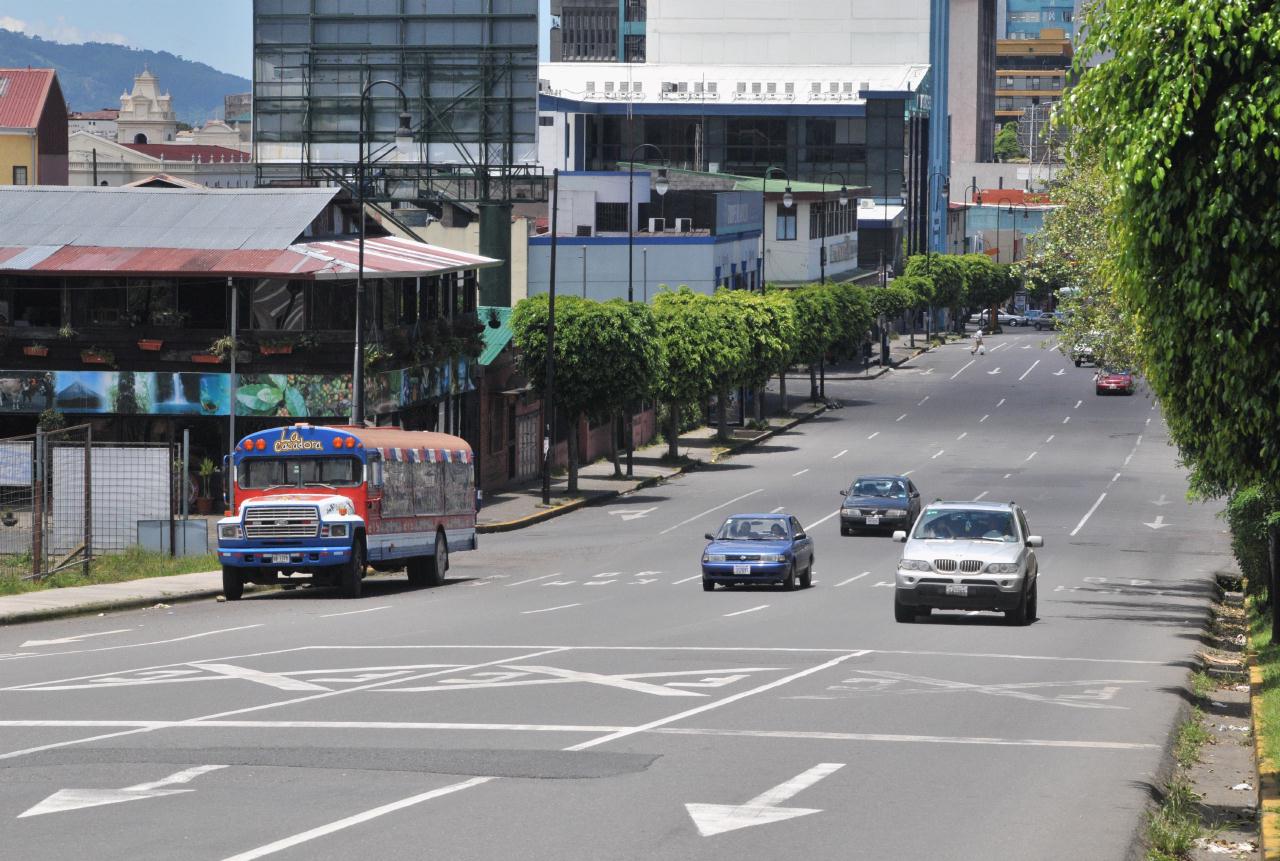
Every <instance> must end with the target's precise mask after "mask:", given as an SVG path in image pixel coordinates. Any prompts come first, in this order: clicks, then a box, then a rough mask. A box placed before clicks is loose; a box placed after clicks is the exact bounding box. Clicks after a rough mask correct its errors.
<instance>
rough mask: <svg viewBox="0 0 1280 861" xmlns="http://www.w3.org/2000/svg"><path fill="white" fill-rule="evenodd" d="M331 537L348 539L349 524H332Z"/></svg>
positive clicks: (330, 528)
mask: <svg viewBox="0 0 1280 861" xmlns="http://www.w3.org/2000/svg"><path fill="white" fill-rule="evenodd" d="M329 537H330V538H346V537H347V524H345V523H332V524H330V525H329Z"/></svg>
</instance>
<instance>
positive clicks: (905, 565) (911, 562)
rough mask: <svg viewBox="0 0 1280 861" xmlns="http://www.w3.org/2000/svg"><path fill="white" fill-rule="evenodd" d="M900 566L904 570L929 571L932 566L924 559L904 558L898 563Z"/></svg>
mask: <svg viewBox="0 0 1280 861" xmlns="http://www.w3.org/2000/svg"><path fill="white" fill-rule="evenodd" d="M898 567H899V568H901V569H902V570H904V571H929V570H931V567H930V565H929V563H928V562H926V561H924V560H923V559H903V560H902V561H901V562H899V563H898Z"/></svg>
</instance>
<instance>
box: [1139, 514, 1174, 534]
mask: <svg viewBox="0 0 1280 861" xmlns="http://www.w3.org/2000/svg"><path fill="white" fill-rule="evenodd" d="M1142 525H1143V526H1149V527H1151V528H1152V529H1155V530H1160V529H1164V528H1165V527H1166V526H1172V525H1173V524H1172V523H1165V522H1164V515H1163V514H1157V515H1156V519H1155V522H1154V523H1144V524H1142Z"/></svg>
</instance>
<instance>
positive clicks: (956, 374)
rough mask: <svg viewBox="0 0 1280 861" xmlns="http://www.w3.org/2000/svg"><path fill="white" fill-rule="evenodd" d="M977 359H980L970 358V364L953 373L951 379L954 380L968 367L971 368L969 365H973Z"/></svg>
mask: <svg viewBox="0 0 1280 861" xmlns="http://www.w3.org/2000/svg"><path fill="white" fill-rule="evenodd" d="M976 361H978V360H977V359H970V360H969V364H967V365H965V366H964V367H963V368H961V369H960V370H958V371H956V372H955V373H954V374H952V375H951V379H953V380H954V379H955V378H956V377H958V376H960V375H961V374H963V373H964V372H965V371H966V370H968V369H969V365H972V364H973V363H974V362H976Z"/></svg>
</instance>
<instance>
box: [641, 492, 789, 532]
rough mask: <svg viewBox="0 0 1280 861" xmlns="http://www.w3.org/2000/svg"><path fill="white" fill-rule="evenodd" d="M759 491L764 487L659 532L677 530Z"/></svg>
mask: <svg viewBox="0 0 1280 861" xmlns="http://www.w3.org/2000/svg"><path fill="white" fill-rule="evenodd" d="M757 493H764V488H763V487H758V488H756V489H755V490H752V491H749V492H748V493H744V494H742V495H741V496H735V497H734V498H733V499H730V500H729V501H728V502H722V503H720V504H719V505H713V506H711V507H710V508H708V509H707V510H706V511H700V512H698V513H697V514H695V515H693V517H688V518H685V519H684V520H681V521H680V522H679V523H677V524H676V525H675V526H668V527H667V528H666V529H664V530H662V531H661V532H659V533H658V534H659V535H666V534H667V533H668V532H674V531H675V530H677V529H679V528H680V527H681V526H685V525H687V524H690V523H692V522H693V521H695V520H697V519H698V518H700V517H706V516H707V515H708V514H710V513H711V512H713V511H719V510H720V509H722V508H727V507H728V506H730V505H733V504H734V503H735V502H741V501H742V500H744V499H746V498H747V497H748V496H755V495H756V494H757Z"/></svg>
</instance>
